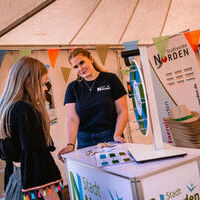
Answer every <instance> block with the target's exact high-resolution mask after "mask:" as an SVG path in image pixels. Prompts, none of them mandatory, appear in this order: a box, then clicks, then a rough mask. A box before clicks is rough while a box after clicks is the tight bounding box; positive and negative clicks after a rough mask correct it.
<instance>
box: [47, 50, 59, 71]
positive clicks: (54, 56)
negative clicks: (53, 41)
mask: <svg viewBox="0 0 200 200" xmlns="http://www.w3.org/2000/svg"><path fill="white" fill-rule="evenodd" d="M59 51H60V49H48V55H49V59H50V62H51V66H52V67H53V68H54V67H55V63H56V59H57V57H58V53H59Z"/></svg>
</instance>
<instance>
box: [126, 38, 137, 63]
mask: <svg viewBox="0 0 200 200" xmlns="http://www.w3.org/2000/svg"><path fill="white" fill-rule="evenodd" d="M138 41H139V40H135V41H129V42H123V45H124V49H125V50H126V51H128V50H134V49H137V48H138ZM129 60H130V61H133V60H134V56H130V57H129Z"/></svg>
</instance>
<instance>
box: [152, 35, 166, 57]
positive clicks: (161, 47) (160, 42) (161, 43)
mask: <svg viewBox="0 0 200 200" xmlns="http://www.w3.org/2000/svg"><path fill="white" fill-rule="evenodd" d="M168 40H169V36H168V35H166V36H162V37H156V38H153V43H154V45H155V47H156V49H157V50H158V53H159V54H160V55H161V57H162V58H163V59H164V58H165V53H166V50H167V45H168Z"/></svg>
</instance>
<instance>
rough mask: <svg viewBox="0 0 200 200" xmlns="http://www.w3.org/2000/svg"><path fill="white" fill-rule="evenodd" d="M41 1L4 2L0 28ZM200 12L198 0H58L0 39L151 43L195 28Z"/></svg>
mask: <svg viewBox="0 0 200 200" xmlns="http://www.w3.org/2000/svg"><path fill="white" fill-rule="evenodd" d="M43 1H44V0H43ZM43 1H42V0H31V1H26V0H17V3H15V4H13V2H14V0H4V1H3V2H6V4H3V3H1V4H0V5H1V6H0V11H1V13H3V14H4V15H3V20H1V23H2V24H1V23H0V28H3V27H4V25H5V24H6V22H7V21H9V19H13V18H14V17H16V18H17V15H20V13H25V11H27V12H28V11H29V9H28V8H31V7H32V8H33V7H34V6H36V5H38V4H39V3H42V2H43ZM9 2H10V6H11V7H12V10H18V9H19V6H17V5H19V4H20V5H24V6H22V7H21V11H20V12H17V11H15V12H6V11H7V8H8V7H9ZM28 2H29V3H28ZM33 4H34V6H33ZM199 10H200V1H197V0H151V1H148V0H57V1H55V2H54V3H52V4H51V5H49V6H48V7H46V8H45V9H43V10H41V11H40V12H39V13H37V14H36V15H34V16H33V17H31V18H30V19H28V20H27V21H25V22H24V23H22V24H21V25H19V26H18V27H16V28H15V29H13V30H12V31H10V32H8V33H7V34H6V35H4V36H2V37H1V38H0V45H13V44H18V45H20V44H21V45H24V44H34V45H37V44H48V45H49V44H61V45H64V44H122V43H123V42H125V41H132V40H139V44H151V43H152V38H153V37H159V36H161V35H173V34H176V33H178V32H181V31H184V30H187V29H190V30H195V29H198V28H199V27H200V25H199V21H200V12H199ZM12 14H13V16H12ZM11 21H12V20H11Z"/></svg>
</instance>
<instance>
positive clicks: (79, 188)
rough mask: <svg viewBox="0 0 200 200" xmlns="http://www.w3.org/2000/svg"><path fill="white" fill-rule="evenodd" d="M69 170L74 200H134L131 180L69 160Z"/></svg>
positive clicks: (71, 192)
mask: <svg viewBox="0 0 200 200" xmlns="http://www.w3.org/2000/svg"><path fill="white" fill-rule="evenodd" d="M67 169H68V170H67V171H68V181H69V185H70V197H71V198H70V199H72V200H94V199H95V200H102V199H106V200H115V199H116V200H122V199H124V200H125V199H127V200H133V194H132V189H131V182H130V180H129V179H126V178H122V177H119V176H116V175H112V174H109V173H106V172H103V171H101V170H98V169H94V168H92V167H87V166H84V165H81V164H79V165H78V164H77V163H74V162H73V161H71V160H67Z"/></svg>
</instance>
